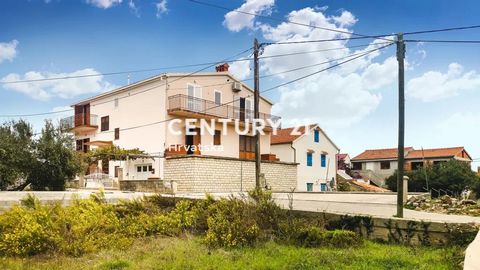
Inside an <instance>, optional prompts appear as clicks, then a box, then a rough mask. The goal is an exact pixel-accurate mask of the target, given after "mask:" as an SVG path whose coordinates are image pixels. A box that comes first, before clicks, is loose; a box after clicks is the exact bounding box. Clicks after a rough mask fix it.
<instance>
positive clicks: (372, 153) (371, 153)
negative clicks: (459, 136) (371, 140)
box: [352, 146, 471, 161]
mask: <svg viewBox="0 0 480 270" xmlns="http://www.w3.org/2000/svg"><path fill="white" fill-rule="evenodd" d="M462 151H465V148H464V147H462V146H460V147H450V148H432V149H423V150H415V149H413V148H412V147H406V148H405V158H406V159H419V158H424V157H425V158H445V157H454V156H458V157H461V153H462ZM465 153H466V156H467V157H466V158H469V159H471V157H470V155H469V154H468V153H467V152H466V151H465ZM375 159H397V148H388V149H370V150H365V151H364V152H363V153H361V154H360V155H358V156H356V157H354V158H352V160H353V161H359V160H375Z"/></svg>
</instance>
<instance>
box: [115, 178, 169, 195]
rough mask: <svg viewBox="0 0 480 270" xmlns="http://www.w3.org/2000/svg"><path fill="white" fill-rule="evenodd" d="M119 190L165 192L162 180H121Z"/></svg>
mask: <svg viewBox="0 0 480 270" xmlns="http://www.w3.org/2000/svg"><path fill="white" fill-rule="evenodd" d="M120 190H128V191H137V192H166V191H167V190H166V188H165V186H164V185H163V180H122V181H120Z"/></svg>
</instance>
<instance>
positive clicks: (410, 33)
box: [403, 25, 480, 35]
mask: <svg viewBox="0 0 480 270" xmlns="http://www.w3.org/2000/svg"><path fill="white" fill-rule="evenodd" d="M475 28H480V25H471V26H460V27H452V28H443V29H433V30H423V31H415V32H406V33H403V34H404V35H417V34H426V33H437V32H446V31H456V30H467V29H475Z"/></svg>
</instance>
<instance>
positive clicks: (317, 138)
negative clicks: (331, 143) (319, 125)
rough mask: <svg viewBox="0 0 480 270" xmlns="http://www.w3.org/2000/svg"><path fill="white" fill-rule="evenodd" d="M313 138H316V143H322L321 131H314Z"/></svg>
mask: <svg viewBox="0 0 480 270" xmlns="http://www.w3.org/2000/svg"><path fill="white" fill-rule="evenodd" d="M313 136H314V140H315V142H319V141H320V131H318V129H315V131H314V133H313Z"/></svg>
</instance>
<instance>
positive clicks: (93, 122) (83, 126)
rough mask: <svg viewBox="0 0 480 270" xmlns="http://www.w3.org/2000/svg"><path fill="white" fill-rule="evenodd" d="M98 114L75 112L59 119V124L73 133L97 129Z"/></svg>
mask: <svg viewBox="0 0 480 270" xmlns="http://www.w3.org/2000/svg"><path fill="white" fill-rule="evenodd" d="M97 123H98V116H97V115H94V114H83V113H82V114H76V115H75V116H70V117H67V118H64V119H62V120H60V124H61V125H62V126H63V127H65V128H66V129H67V130H69V131H71V132H74V133H75V134H80V133H88V132H92V131H95V130H97V129H98V124H97Z"/></svg>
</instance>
